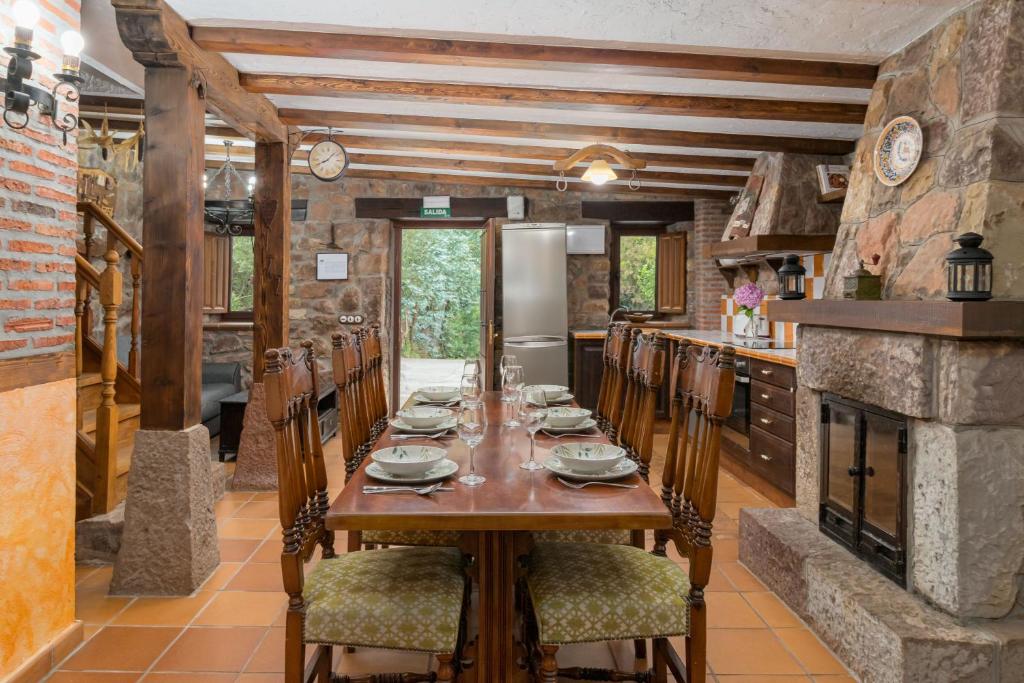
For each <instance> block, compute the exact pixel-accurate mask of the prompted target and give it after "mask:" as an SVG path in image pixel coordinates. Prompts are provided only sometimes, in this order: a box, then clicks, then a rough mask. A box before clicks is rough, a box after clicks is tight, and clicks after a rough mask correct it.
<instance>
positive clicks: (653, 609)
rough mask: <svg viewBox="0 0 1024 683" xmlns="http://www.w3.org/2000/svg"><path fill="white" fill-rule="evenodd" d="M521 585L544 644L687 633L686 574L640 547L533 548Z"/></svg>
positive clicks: (545, 545) (551, 545) (549, 545)
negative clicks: (528, 599) (528, 594)
mask: <svg viewBox="0 0 1024 683" xmlns="http://www.w3.org/2000/svg"><path fill="white" fill-rule="evenodd" d="M526 582H527V585H528V587H529V591H530V600H531V602H532V603H533V610H534V614H535V615H536V617H537V625H538V627H539V631H540V642H541V643H543V644H546V645H562V644H566V643H585V642H592V641H609V640H633V639H637V638H659V637H663V636H664V637H667V636H681V635H687V634H689V632H690V604H689V602H688V600H687V596H688V594H689V592H690V581H689V579H688V578H687V576H686V573H685V572H684V571H683V570H682V568H680V567H679V566H677V565H676V564H675V563H674V562H673V561H672V560H670V559H668V558H665V557H657V556H655V555H651V554H650V553H647V552H644V551H643V550H641V549H640V548H634V547H633V546H628V545H601V544H597V543H538V544H537V545H536V546H535V547H534V549H533V552H532V553H531V555H530V565H529V573H528V574H527V577H526Z"/></svg>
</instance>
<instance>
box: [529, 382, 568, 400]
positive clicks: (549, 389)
mask: <svg viewBox="0 0 1024 683" xmlns="http://www.w3.org/2000/svg"><path fill="white" fill-rule="evenodd" d="M523 391H524V392H526V391H543V392H544V399H545V400H547V401H550V400H552V399H556V398H559V397H560V396H563V395H564V394H565V393H566V392H568V391H569V387H563V386H559V385H557V384H531V385H530V386H528V387H525V388H524V389H523Z"/></svg>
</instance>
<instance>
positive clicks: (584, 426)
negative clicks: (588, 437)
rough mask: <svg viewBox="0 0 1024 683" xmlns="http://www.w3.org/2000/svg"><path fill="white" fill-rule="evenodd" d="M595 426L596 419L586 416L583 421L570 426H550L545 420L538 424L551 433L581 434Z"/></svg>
mask: <svg viewBox="0 0 1024 683" xmlns="http://www.w3.org/2000/svg"><path fill="white" fill-rule="evenodd" d="M596 426H597V420H595V419H593V418H590V417H588V418H587V419H586V420H584V421H583V422H581V423H579V424H578V425H573V426H572V427H552V426H551V425H549V424H548V423H547V422H545V423H544V424H542V425H541V426H540V428H541V429H543V430H544V431H546V432H551V433H552V434H577V433H578V434H582V433H583V432H589V431H590V430H591V429H593V428H594V427H596Z"/></svg>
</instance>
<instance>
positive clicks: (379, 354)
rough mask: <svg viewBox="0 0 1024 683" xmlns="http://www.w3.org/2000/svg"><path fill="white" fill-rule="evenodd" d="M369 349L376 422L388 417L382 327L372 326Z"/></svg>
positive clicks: (368, 341) (368, 342) (368, 343)
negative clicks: (381, 336)
mask: <svg viewBox="0 0 1024 683" xmlns="http://www.w3.org/2000/svg"><path fill="white" fill-rule="evenodd" d="M366 343H367V347H368V349H369V353H370V382H371V384H372V387H373V390H372V391H373V417H374V422H375V423H377V422H379V421H380V420H383V419H385V418H386V417H387V416H388V399H387V392H386V389H385V386H384V352H383V350H382V349H383V345H382V344H381V338H380V325H378V324H377V323H374V324H373V325H371V326H370V331H369V335H368V336H367V340H366Z"/></svg>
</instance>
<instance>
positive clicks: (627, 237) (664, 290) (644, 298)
mask: <svg viewBox="0 0 1024 683" xmlns="http://www.w3.org/2000/svg"><path fill="white" fill-rule="evenodd" d="M612 235H613V239H612V251H611V254H612V277H611V295H612V300H611V305H612V308H613V309H615V308H619V307H625V308H628V309H629V310H631V311H637V312H644V313H668V314H671V315H681V314H685V313H686V233H685V232H671V233H670V232H666V231H665V228H664V227H654V228H652V227H633V226H625V225H615V224H613V225H612Z"/></svg>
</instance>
